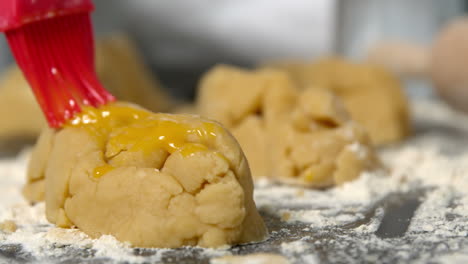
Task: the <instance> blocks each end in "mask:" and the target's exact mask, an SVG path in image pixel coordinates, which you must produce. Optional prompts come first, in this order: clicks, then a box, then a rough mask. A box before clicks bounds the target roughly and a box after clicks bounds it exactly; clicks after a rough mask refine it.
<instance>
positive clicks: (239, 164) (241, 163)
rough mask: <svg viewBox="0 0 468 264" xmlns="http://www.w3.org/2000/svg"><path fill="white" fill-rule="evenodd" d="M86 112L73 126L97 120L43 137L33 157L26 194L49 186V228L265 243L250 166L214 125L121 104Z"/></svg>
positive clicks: (148, 239) (149, 241) (144, 239)
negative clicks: (32, 187) (35, 187)
mask: <svg viewBox="0 0 468 264" xmlns="http://www.w3.org/2000/svg"><path fill="white" fill-rule="evenodd" d="M88 111H89V112H85V114H83V115H82V116H81V119H80V117H78V118H77V119H75V121H73V122H72V123H74V122H78V123H79V122H80V120H86V119H87V118H91V119H92V120H96V122H95V123H94V121H93V122H91V123H90V124H87V125H85V124H82V123H81V124H78V125H74V126H69V127H66V128H64V129H62V130H60V131H58V132H51V131H50V130H46V131H44V134H43V136H42V137H41V140H42V141H41V140H40V141H39V143H38V145H37V146H36V149H35V151H34V153H33V156H32V161H31V167H30V170H29V175H28V184H27V185H26V187H25V190H26V189H28V188H30V185H31V184H37V182H39V181H43V182H44V183H45V200H46V214H47V219H48V220H49V221H50V222H52V223H55V224H56V225H58V226H60V227H72V226H77V227H78V228H79V229H81V230H82V231H84V232H85V233H86V234H88V235H90V236H91V237H99V236H101V235H103V234H110V235H113V236H115V237H116V238H117V239H118V240H120V241H127V242H130V243H131V244H132V245H133V246H138V247H180V246H185V245H198V246H204V247H217V246H222V245H225V244H237V243H247V242H253V241H260V240H262V239H264V237H265V235H266V228H265V225H264V223H263V221H262V219H261V217H260V215H259V214H258V212H257V210H256V207H255V203H254V201H253V197H252V196H253V184H252V179H251V176H250V171H249V168H248V165H247V161H246V159H245V157H244V155H243V153H242V150H241V149H240V147H239V145H238V144H237V142H236V141H235V139H234V138H233V137H232V136H231V135H230V134H229V132H227V131H226V130H225V129H224V128H223V127H222V126H220V125H219V124H218V123H215V122H212V121H208V120H204V119H200V118H198V117H195V116H190V115H171V114H153V113H150V112H147V111H145V110H143V109H136V108H134V107H133V106H129V105H124V104H114V105H110V106H107V107H105V108H103V109H101V112H100V111H98V110H92V109H91V110H88ZM103 113H104V114H103ZM106 113H107V114H106ZM51 133H52V134H51ZM50 134H51V136H49V135H50ZM49 139H50V140H49ZM33 179H34V181H33ZM27 197H28V198H30V197H35V196H34V195H32V196H31V195H29V196H27Z"/></svg>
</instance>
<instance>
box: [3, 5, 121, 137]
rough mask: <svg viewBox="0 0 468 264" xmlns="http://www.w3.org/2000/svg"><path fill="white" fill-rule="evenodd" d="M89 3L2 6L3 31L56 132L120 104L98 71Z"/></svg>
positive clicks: (91, 8)
mask: <svg viewBox="0 0 468 264" xmlns="http://www.w3.org/2000/svg"><path fill="white" fill-rule="evenodd" d="M93 9H94V6H93V4H92V2H91V1H90V0H0V31H4V32H5V34H6V36H7V39H8V43H9V45H10V48H11V50H12V52H13V55H14V57H15V59H16V62H17V63H18V65H19V67H20V68H21V69H22V71H23V73H24V75H25V77H26V79H27V80H28V82H29V84H30V86H31V87H32V89H33V91H34V94H35V96H36V99H37V101H38V102H39V104H40V106H41V108H42V111H43V112H44V114H45V116H46V118H47V121H48V123H49V125H50V126H51V127H54V128H58V127H60V126H61V125H62V124H63V123H65V122H66V121H67V120H68V119H70V118H71V117H73V116H74V115H75V114H76V113H79V112H81V107H82V106H84V105H91V106H94V107H98V106H100V105H103V104H106V103H107V102H110V101H114V100H115V98H114V97H113V96H112V95H111V94H110V93H109V92H108V91H106V90H105V89H104V87H103V86H102V85H101V83H100V82H99V80H98V78H97V76H96V71H95V66H94V41H93V35H92V27H91V21H90V17H89V13H90V12H91V11H92V10H93Z"/></svg>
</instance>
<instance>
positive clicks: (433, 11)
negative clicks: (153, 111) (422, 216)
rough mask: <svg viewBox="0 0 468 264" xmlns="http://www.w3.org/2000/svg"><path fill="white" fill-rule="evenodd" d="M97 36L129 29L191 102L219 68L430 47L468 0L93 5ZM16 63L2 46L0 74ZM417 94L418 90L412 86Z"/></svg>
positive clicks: (156, 68) (116, 0)
mask: <svg viewBox="0 0 468 264" xmlns="http://www.w3.org/2000/svg"><path fill="white" fill-rule="evenodd" d="M95 4H96V7H97V9H96V11H95V13H94V14H93V17H94V24H95V31H96V34H97V36H102V35H106V34H110V33H113V32H125V33H127V34H129V35H130V37H131V38H132V39H133V40H134V41H135V42H136V44H137V46H138V48H139V50H140V51H141V52H142V54H143V55H144V56H143V57H144V59H145V63H146V64H147V65H148V66H149V67H150V69H151V71H153V72H154V74H155V75H156V76H158V77H159V79H160V80H161V82H162V83H163V85H164V86H165V87H167V88H168V89H169V92H170V93H171V94H173V95H176V96H177V97H179V98H183V99H190V98H193V96H194V92H195V87H196V83H197V81H198V78H199V77H200V75H201V74H202V73H203V72H205V71H206V70H207V69H208V68H210V67H211V66H213V65H214V64H217V63H230V64H235V65H241V66H250V65H254V64H257V63H260V62H264V61H271V60H279V59H285V58H287V59H294V58H296V59H313V58H316V57H319V56H324V55H327V54H332V53H333V54H340V55H344V56H346V57H349V58H353V59H362V58H364V57H365V56H366V54H367V53H368V51H369V49H371V48H372V47H373V45H376V43H379V42H381V41H387V40H405V41H408V42H411V43H415V44H418V45H421V46H422V47H424V46H429V45H430V44H431V42H432V40H433V38H434V36H435V34H436V33H437V32H438V31H439V30H440V29H441V28H442V27H443V26H444V25H445V24H446V23H447V22H448V21H450V20H451V19H453V18H454V17H457V16H460V15H462V14H463V13H465V11H467V8H468V1H467V0H444V1H440V0H393V1H386V0H353V1H345V0H341V1H340V0H313V1H310V0H291V1H283V0H235V1H234V0H218V1H211V0H193V1H184V0H171V1H154V0H137V1H128V0H113V1H102V0H101V1H99V0H97V1H95ZM11 63H12V59H11V56H10V54H9V51H8V48H7V47H6V44H5V40H4V39H3V38H2V39H1V41H0V69H3V68H4V67H5V66H7V65H9V64H11ZM415 89H416V90H417V88H415Z"/></svg>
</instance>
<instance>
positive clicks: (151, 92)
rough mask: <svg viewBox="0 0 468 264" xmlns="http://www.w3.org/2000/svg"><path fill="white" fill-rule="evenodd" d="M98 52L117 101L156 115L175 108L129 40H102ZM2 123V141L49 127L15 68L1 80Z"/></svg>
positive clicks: (101, 75)
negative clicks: (133, 105) (135, 105)
mask: <svg viewBox="0 0 468 264" xmlns="http://www.w3.org/2000/svg"><path fill="white" fill-rule="evenodd" d="M96 51H97V52H96V64H97V66H96V69H97V72H98V75H99V78H100V79H101V81H102V83H103V84H104V86H105V87H106V88H107V89H109V91H110V92H111V93H112V94H114V95H115V96H117V98H119V99H121V100H126V101H130V102H134V103H137V104H140V105H142V106H144V107H146V108H148V109H150V110H152V111H156V112H157V111H166V110H168V109H169V108H170V107H172V103H171V100H169V97H168V96H167V95H166V94H165V93H164V92H163V90H162V89H161V87H160V85H159V83H158V81H157V80H155V79H154V78H153V77H152V76H151V75H150V73H149V72H148V70H147V69H145V67H144V66H143V62H142V60H141V58H140V57H139V54H138V52H137V51H136V48H135V47H134V46H133V44H132V43H131V41H130V40H129V39H128V38H126V37H125V36H121V35H114V36H111V37H108V38H105V39H102V40H99V41H98V43H97V46H96ZM129 87H131V89H129ZM12 113H14V114H12ZM0 120H2V121H1V122H0V141H2V140H6V139H8V140H9V139H11V138H35V137H36V136H37V135H39V134H40V132H41V130H42V128H44V127H45V126H46V122H45V118H44V116H43V114H42V111H41V110H40V108H39V105H38V104H37V102H36V100H35V99H34V96H33V94H32V92H31V89H30V88H29V85H28V84H27V82H26V80H25V79H24V77H23V75H22V73H21V71H20V70H19V69H18V68H17V67H16V66H12V67H10V68H9V69H8V70H6V71H5V72H4V73H3V74H2V75H1V76H0Z"/></svg>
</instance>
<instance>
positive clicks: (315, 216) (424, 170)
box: [0, 101, 468, 264]
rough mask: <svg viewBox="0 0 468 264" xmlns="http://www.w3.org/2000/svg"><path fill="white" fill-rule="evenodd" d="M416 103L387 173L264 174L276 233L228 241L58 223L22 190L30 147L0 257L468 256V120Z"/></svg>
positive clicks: (11, 171)
mask: <svg viewBox="0 0 468 264" xmlns="http://www.w3.org/2000/svg"><path fill="white" fill-rule="evenodd" d="M413 108H414V109H413V116H414V120H415V131H414V136H413V137H412V138H410V139H408V141H406V142H404V143H402V144H401V145H398V146H393V147H390V148H386V149H383V150H380V153H381V157H382V159H383V160H384V162H385V164H386V165H387V167H388V172H380V173H372V174H364V175H362V176H361V178H360V179H358V180H356V181H354V182H352V183H349V184H345V185H344V186H342V187H339V188H333V189H329V190H315V191H313V190H308V189H303V188H299V187H291V186H284V185H278V184H275V183H273V182H270V181H267V180H260V181H258V182H257V183H256V190H255V200H256V203H257V206H258V208H259V210H260V211H261V213H262V215H263V216H264V218H265V221H266V223H267V226H268V228H269V230H270V237H269V238H268V239H267V240H266V241H264V242H262V243H258V244H250V245H240V246H235V247H232V248H229V249H228V248H226V249H219V250H214V249H202V248H181V249H138V248H137V249H133V248H130V247H128V246H127V245H125V244H122V243H119V242H117V241H115V239H114V238H113V237H110V236H104V237H101V238H100V239H97V240H92V239H90V238H88V237H87V236H86V235H84V234H83V233H81V232H80V231H78V230H66V229H60V228H54V227H53V226H51V225H50V224H48V223H47V221H46V220H45V218H44V215H43V213H44V205H43V204H38V205H35V206H29V205H27V204H26V203H25V202H24V201H23V200H22V198H21V195H20V187H21V185H22V183H23V178H24V169H25V164H26V160H27V156H28V154H27V153H23V154H22V155H20V156H18V157H16V158H5V159H3V160H1V161H0V180H1V183H2V184H1V186H0V222H2V221H4V220H13V221H14V222H15V223H16V225H17V226H18V230H17V231H16V232H14V233H6V232H1V231H0V263H17V262H18V263H115V262H122V263H210V261H211V262H212V263H224V262H220V261H216V260H213V259H216V258H218V257H221V256H224V255H247V254H252V253H273V254H279V255H283V256H285V257H286V258H287V259H288V260H289V261H290V262H291V263H375V262H382V263H468V118H467V117H465V116H462V115H460V114H457V113H455V112H452V111H451V110H449V109H447V108H446V107H445V106H443V105H442V104H440V103H438V102H433V101H418V102H415V103H414V104H413ZM246 263H247V262H246ZM271 264H272V263H271Z"/></svg>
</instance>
